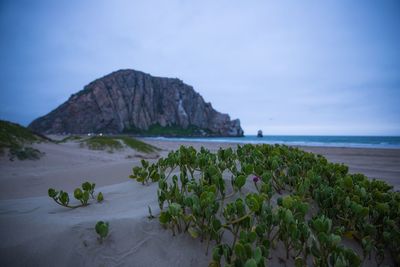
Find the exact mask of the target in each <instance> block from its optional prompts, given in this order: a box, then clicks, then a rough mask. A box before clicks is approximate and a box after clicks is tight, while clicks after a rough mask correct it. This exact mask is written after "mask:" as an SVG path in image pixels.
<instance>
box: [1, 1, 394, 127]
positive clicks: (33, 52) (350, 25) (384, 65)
mask: <svg viewBox="0 0 400 267" xmlns="http://www.w3.org/2000/svg"><path fill="white" fill-rule="evenodd" d="M399 11H400V5H399V4H398V2H396V1H382V2H376V1H362V2H361V1H353V2H351V3H349V2H347V1H324V3H322V2H316V1H310V2H301V3H300V2H293V1H278V2H275V1H252V2H246V3H244V2H243V3H241V2H236V3H233V2H231V1H201V2H187V1H178V0H177V1H111V2H110V1H93V0H92V1H57V2H52V1H35V2H30V1H21V2H18V1H8V2H7V1H5V2H2V5H1V6H0V14H1V16H0V34H1V36H2V42H1V44H0V56H1V57H2V58H3V59H4V60H2V62H1V63H0V64H1V65H0V86H1V88H2V89H1V92H0V97H1V100H0V104H1V105H0V117H3V118H6V119H10V120H14V121H18V122H21V123H23V124H27V123H29V122H30V121H31V120H33V119H34V118H35V117H37V116H40V115H44V114H46V113H47V112H49V111H50V110H51V109H53V108H55V107H57V106H58V105H59V104H61V103H62V102H63V101H65V100H66V99H67V98H68V97H69V95H71V94H72V93H75V92H77V91H78V90H80V89H82V88H83V86H84V85H86V84H88V83H89V82H90V81H92V80H94V79H96V78H98V77H101V76H103V75H105V74H107V73H109V72H112V71H115V70H117V69H121V68H133V69H137V70H141V71H144V72H148V73H151V74H153V75H156V76H165V77H178V78H180V79H182V80H183V81H184V82H186V83H188V84H190V85H192V86H193V87H194V88H195V90H197V91H198V92H200V94H202V95H203V97H204V98H205V100H206V101H210V102H211V103H212V104H213V106H214V107H215V108H216V109H218V110H219V111H221V112H225V113H229V114H230V115H231V116H232V117H234V118H240V119H241V122H242V124H243V126H244V129H245V131H246V132H247V133H249V134H251V133H254V132H255V131H256V130H257V129H259V128H261V129H263V130H264V132H265V133H266V134H268V133H272V134H285V133H299V134H300V133H307V134H321V133H324V134H329V133H333V132H335V133H337V134H400V110H399V106H400V105H399V104H398V101H397V100H396V99H400V91H399V90H400V88H399V87H400V84H399V80H398V77H400V76H399V75H400V52H399V49H398V47H400V28H399V27H397V26H398V25H400V18H399V16H398V12H399ZM3 40H4V41H3ZM21 107H24V109H21ZM270 118H272V119H273V120H270Z"/></svg>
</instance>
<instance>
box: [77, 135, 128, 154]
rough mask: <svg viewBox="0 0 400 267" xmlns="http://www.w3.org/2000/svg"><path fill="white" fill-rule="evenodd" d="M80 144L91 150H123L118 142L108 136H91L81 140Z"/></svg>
mask: <svg viewBox="0 0 400 267" xmlns="http://www.w3.org/2000/svg"><path fill="white" fill-rule="evenodd" d="M81 144H84V145H86V146H87V147H88V148H89V149H92V150H107V151H109V152H113V151H114V150H121V149H122V148H123V146H122V144H121V142H120V141H118V140H116V139H114V138H112V137H108V136H93V137H90V138H88V139H85V140H83V141H82V143H81Z"/></svg>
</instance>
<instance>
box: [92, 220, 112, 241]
mask: <svg viewBox="0 0 400 267" xmlns="http://www.w3.org/2000/svg"><path fill="white" fill-rule="evenodd" d="M95 230H96V233H97V234H98V235H99V242H100V243H102V242H103V240H104V239H105V238H106V237H107V235H108V232H109V224H108V222H103V221H98V222H97V223H96V226H95Z"/></svg>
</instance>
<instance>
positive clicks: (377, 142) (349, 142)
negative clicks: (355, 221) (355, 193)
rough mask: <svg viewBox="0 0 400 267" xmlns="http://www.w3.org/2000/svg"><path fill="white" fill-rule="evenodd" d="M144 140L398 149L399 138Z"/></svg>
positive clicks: (192, 138)
mask: <svg viewBox="0 0 400 267" xmlns="http://www.w3.org/2000/svg"><path fill="white" fill-rule="evenodd" d="M146 139H153V140H168V141H177V142H180V141H190V142H221V143H243V144H244V143H251V144H285V145H298V146H328V147H362V148H392V149H396V148H397V149H400V136H312V135H265V136H264V137H257V136H255V135H247V136H245V137H147V138H146Z"/></svg>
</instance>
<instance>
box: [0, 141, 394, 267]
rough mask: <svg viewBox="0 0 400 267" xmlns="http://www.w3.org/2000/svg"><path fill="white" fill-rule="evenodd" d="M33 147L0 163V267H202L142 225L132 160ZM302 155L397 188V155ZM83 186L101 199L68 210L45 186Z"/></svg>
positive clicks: (186, 243) (151, 194)
mask: <svg viewBox="0 0 400 267" xmlns="http://www.w3.org/2000/svg"><path fill="white" fill-rule="evenodd" d="M148 142H149V143H152V144H153V145H156V146H158V147H160V148H163V149H164V150H163V151H161V152H160V155H161V156H165V155H166V154H167V153H168V150H171V149H176V148H178V146H179V145H180V143H177V142H168V141H148ZM184 145H193V146H194V147H196V148H199V147H200V146H201V145H204V146H206V147H207V148H209V149H211V150H214V151H216V150H217V149H218V148H219V147H220V146H222V147H227V146H235V145H234V144H218V143H189V142H185V143H184ZM37 147H38V148H39V149H40V150H41V151H44V152H45V153H46V155H45V157H44V158H42V159H41V160H39V161H14V162H10V161H9V160H7V159H4V157H3V158H2V159H1V160H0V199H1V200H0V240H1V242H0V266H208V262H209V259H210V255H208V256H206V255H205V253H204V252H205V244H203V243H200V242H199V241H198V240H193V239H192V238H191V237H190V236H189V235H177V236H175V237H173V236H172V234H171V232H170V231H166V230H164V229H162V227H161V226H160V224H159V222H158V220H157V219H155V220H149V219H148V218H147V215H148V206H151V207H152V210H153V212H154V213H155V214H157V213H158V211H159V209H158V204H157V196H156V190H157V185H156V184H153V185H150V186H142V185H140V184H138V183H137V182H135V181H129V180H128V179H127V177H128V176H129V174H130V172H131V169H132V167H133V166H134V165H137V164H138V163H139V160H140V158H139V157H135V155H136V154H138V153H136V152H135V151H133V150H130V149H127V150H125V151H121V152H115V153H107V152H104V151H91V150H88V149H85V148H80V147H79V146H78V145H77V144H76V143H66V144H59V145H56V144H39V145H37ZM303 149H305V150H307V151H310V152H314V153H318V154H322V155H324V156H326V157H327V158H328V159H329V160H331V161H334V162H342V163H345V164H347V165H349V166H350V170H351V171H352V172H362V173H364V174H366V175H367V176H369V177H376V178H382V179H384V180H386V181H387V182H389V183H390V184H392V185H394V187H395V189H397V190H399V189H400V186H399V179H400V150H392V149H358V148H357V149H347V148H318V147H303ZM86 180H88V181H92V182H95V183H96V184H97V188H96V191H97V192H98V191H102V192H103V194H104V197H105V201H104V202H103V203H94V204H92V205H90V206H88V207H85V208H79V209H73V210H71V209H67V208H64V207H61V206H58V205H57V204H56V203H54V202H53V201H52V200H51V199H50V198H49V197H48V196H47V189H48V188H49V187H54V188H56V189H63V190H67V191H69V192H71V191H72V190H73V189H74V188H75V187H78V186H79V185H80V184H81V183H82V182H84V181H86ZM72 201H74V200H72ZM98 220H104V221H108V222H109V223H110V234H109V236H108V238H107V239H106V240H105V241H104V242H103V243H102V244H100V243H99V241H98V240H97V235H96V233H95V231H94V225H95V223H96V222H97V221H98ZM273 265H278V262H273ZM282 266H284V265H282Z"/></svg>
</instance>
